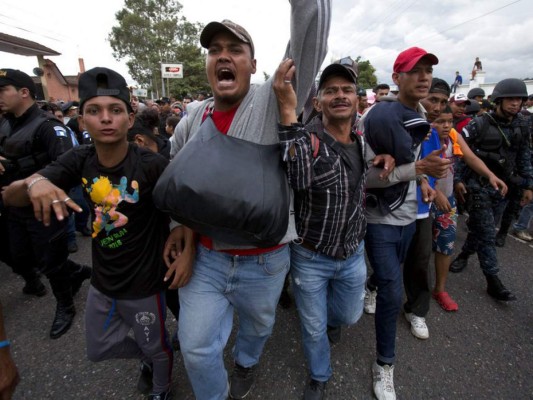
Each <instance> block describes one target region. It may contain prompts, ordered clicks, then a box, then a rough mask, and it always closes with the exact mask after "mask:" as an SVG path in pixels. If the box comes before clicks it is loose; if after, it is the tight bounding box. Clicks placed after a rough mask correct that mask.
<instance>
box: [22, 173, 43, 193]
mask: <svg viewBox="0 0 533 400" xmlns="http://www.w3.org/2000/svg"><path fill="white" fill-rule="evenodd" d="M44 180H48V178H46V177H44V176H38V177H37V178H35V179H33V180H32V181H31V182H30V183H28V187H27V188H26V191H27V192H28V194H30V189H31V187H32V186H33V185H35V184H36V183H37V182H39V181H44Z"/></svg>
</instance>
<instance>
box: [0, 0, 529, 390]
mask: <svg viewBox="0 0 533 400" xmlns="http://www.w3.org/2000/svg"><path fill="white" fill-rule="evenodd" d="M330 7H331V4H330V2H329V1H327V0H322V1H317V2H316V3H315V4H314V5H313V6H312V7H310V6H309V4H308V2H305V1H303V0H293V1H292V2H291V8H292V12H291V15H292V18H293V20H292V21H291V27H292V29H291V37H290V41H289V45H288V46H287V50H286V53H285V54H284V57H283V61H282V62H281V63H280V65H279V67H278V69H277V71H276V73H275V74H274V75H273V76H272V77H271V78H269V79H268V80H267V81H266V82H265V83H264V84H262V85H252V84H251V83H250V81H251V75H252V74H254V73H255V72H256V61H255V58H254V53H255V48H254V43H253V40H252V38H251V36H250V35H249V33H248V32H247V31H246V30H245V29H244V28H243V27H242V26H240V25H238V24H236V23H234V22H232V21H229V20H223V21H221V22H211V23H209V24H208V25H206V26H205V28H204V29H203V31H202V33H201V35H200V43H201V45H202V46H203V47H204V48H206V49H207V59H206V72H207V80H208V82H209V85H210V88H211V91H212V93H213V95H212V97H207V98H205V99H204V98H203V97H205V96H206V94H205V93H201V94H200V95H199V98H198V99H196V100H193V99H192V98H191V97H186V98H184V99H183V100H182V101H176V99H171V98H162V99H160V100H158V101H157V102H151V101H144V102H142V101H139V99H138V98H136V97H135V96H131V93H130V89H129V88H128V87H127V85H126V81H125V80H124V78H123V77H122V76H121V75H119V74H118V73H117V72H115V71H113V70H110V69H108V68H104V67H97V68H93V69H90V70H88V71H86V72H83V73H82V74H81V75H80V77H79V84H78V87H79V102H77V103H68V104H64V105H62V106H59V105H57V104H55V103H46V104H41V107H39V106H38V104H37V102H36V100H35V93H36V88H35V84H34V83H33V81H32V79H31V77H29V76H28V75H26V74H25V73H23V72H21V71H18V70H16V69H9V68H6V69H2V70H0V110H1V112H2V114H3V117H2V120H1V123H0V145H1V147H0V161H1V163H0V179H1V186H2V187H3V191H2V204H1V209H0V211H1V217H0V222H1V224H2V225H1V228H2V237H3V238H4V237H5V238H6V240H2V241H1V245H2V246H3V248H2V252H1V255H2V261H3V262H5V263H6V264H7V265H9V266H10V267H11V268H12V269H13V271H14V272H15V273H17V274H19V275H20V276H21V277H22V278H23V279H24V281H25V286H24V287H23V289H22V290H23V292H24V293H26V294H28V295H35V296H42V295H44V294H45V293H46V286H45V285H44V284H43V283H42V281H41V278H40V275H41V274H43V275H45V276H46V277H47V278H48V280H49V282H50V286H51V288H52V292H53V294H54V296H55V298H56V300H57V308H56V312H55V315H54V318H53V322H52V327H51V330H50V337H51V338H52V339H58V338H60V337H61V336H62V335H64V334H65V333H66V332H67V331H68V329H69V328H70V326H71V324H72V321H73V319H74V316H75V309H74V303H73V297H74V296H76V294H77V293H78V292H79V290H80V288H81V286H82V284H83V283H84V281H85V280H87V279H89V278H90V287H89V291H88V295H87V301H86V307H85V321H86V323H85V327H86V346H87V356H88V358H89V360H91V361H94V362H97V361H102V360H107V359H111V358H136V359H138V360H139V363H140V376H139V381H138V385H137V388H138V390H139V391H140V392H142V393H145V394H146V395H148V396H149V398H150V399H153V400H168V399H170V398H171V381H172V367H173V362H174V358H173V352H174V351H177V350H179V351H181V353H182V355H183V360H184V364H185V369H186V371H187V374H188V378H189V381H190V383H191V385H192V389H193V392H194V395H195V397H196V398H198V399H201V400H208V399H209V400H211V399H213V400H215V399H226V398H228V397H229V398H232V399H243V398H245V397H246V396H247V395H248V394H249V393H250V391H251V390H252V388H253V384H254V381H255V379H256V375H257V366H258V364H259V362H260V358H261V354H262V352H263V349H264V346H265V344H266V342H267V340H268V338H269V337H270V335H271V333H272V329H273V326H274V323H275V316H276V307H277V305H278V302H279V300H280V296H282V294H283V295H284V296H287V290H288V284H287V282H288V280H289V279H288V278H289V277H290V281H291V282H292V294H293V296H294V298H295V303H296V307H297V311H298V315H299V320H300V326H301V335H302V338H301V342H302V346H303V350H304V355H305V358H306V361H307V368H308V372H309V380H308V383H307V384H306V387H305V388H303V397H304V399H306V400H315V399H317V400H318V399H323V398H325V395H326V393H327V383H328V381H329V380H330V379H331V377H332V374H333V368H332V362H331V354H330V348H331V345H333V344H335V343H338V342H339V341H340V340H342V328H343V327H345V326H349V325H353V324H355V323H356V322H357V321H358V319H359V318H360V317H361V315H362V314H363V312H366V313H368V314H374V319H375V334H376V359H375V361H374V362H373V364H372V365H371V366H370V369H371V371H372V375H373V394H374V395H375V396H376V398H378V399H380V400H391V399H395V398H396V394H395V389H394V366H395V360H396V325H397V319H398V317H399V315H400V313H403V314H404V316H405V318H406V319H407V321H408V322H409V323H410V326H411V332H412V334H413V335H414V336H415V337H417V338H419V339H422V340H424V339H428V338H429V328H428V321H426V316H427V313H428V310H429V307H430V302H431V299H432V298H433V299H434V300H435V301H436V303H437V304H438V305H440V307H442V309H444V310H446V311H449V312H453V311H457V310H458V308H459V304H458V303H457V302H456V301H454V300H453V299H452V297H451V296H450V295H449V293H448V292H447V290H446V280H447V276H448V272H449V271H451V272H456V273H457V272H460V271H462V270H463V269H464V268H466V266H467V264H468V260H469V257H470V256H471V255H472V254H474V253H477V255H478V259H479V262H480V267H481V270H482V272H483V274H484V276H485V278H486V281H487V293H488V295H489V296H491V297H492V298H494V299H495V300H497V301H512V300H516V296H515V295H514V294H513V293H512V291H511V290H509V289H508V288H507V287H505V285H504V284H503V283H502V282H501V280H500V279H499V277H498V272H499V264H498V260H497V255H496V246H503V245H505V236H506V234H507V231H508V230H509V229H510V227H511V225H512V221H513V220H514V219H517V222H516V223H515V224H514V225H513V227H512V233H513V234H514V235H515V236H517V237H518V238H520V239H522V240H526V241H531V240H533V238H532V237H531V236H530V234H529V233H528V229H529V223H530V221H531V217H532V216H533V211H532V208H531V207H532V204H533V203H531V200H532V198H533V168H532V164H531V145H532V143H531V131H532V121H533V118H532V117H531V115H532V114H531V113H532V104H533V98H532V96H528V93H527V88H526V86H525V84H524V82H523V81H521V80H519V79H515V78H509V79H504V80H502V81H500V82H499V83H498V84H497V85H496V87H495V88H494V91H493V93H492V94H491V97H490V102H489V101H487V100H486V99H485V93H484V92H483V91H482V90H481V91H480V89H475V90H473V91H471V92H470V93H468V95H464V94H458V93H456V90H455V89H456V87H454V88H451V87H450V85H448V83H446V82H445V81H444V80H442V79H439V78H437V77H434V76H433V67H434V66H435V65H437V64H438V63H439V60H438V57H437V56H436V55H434V54H431V53H428V52H426V51H425V50H424V49H421V48H418V47H411V48H409V49H406V50H404V51H402V52H401V53H399V54H398V56H397V58H396V60H395V62H394V64H393V65H392V66H391V69H392V71H393V72H392V81H393V82H394V84H395V85H396V86H397V87H398V91H397V92H396V93H392V92H390V87H389V86H388V85H386V84H380V85H378V86H376V87H375V88H373V91H372V92H373V93H372V94H370V95H367V93H366V91H365V90H361V88H360V87H359V86H358V69H357V63H355V62H353V60H351V59H350V58H349V57H346V58H343V59H341V60H338V61H337V62H334V63H332V64H330V65H329V66H327V67H326V68H325V69H324V70H323V71H322V73H321V75H320V78H319V80H318V82H315V77H316V76H317V74H318V72H319V67H320V66H321V64H322V62H323V61H324V58H325V56H326V52H327V39H328V34H329V25H330V13H331V9H330ZM296 16H297V17H296ZM295 18H297V20H295ZM478 69H479V70H480V69H481V64H479V67H478ZM456 82H457V81H456ZM358 89H359V90H358ZM221 138H223V139H221ZM215 140H216V141H215ZM208 142H212V143H213V142H214V143H215V149H214V150H212V149H213V146H212V143H211V146H208V145H210V144H209V143H208ZM216 146H218V147H216ZM197 148H198V149H200V150H203V149H205V153H203V152H200V151H196V149H197ZM209 149H211V150H209ZM265 151H269V152H270V153H272V152H273V153H272V154H274V156H275V157H277V160H279V162H275V163H271V164H269V165H266V166H265V165H260V164H261V162H260V160H258V158H260V157H256V156H254V155H253V154H256V153H255V152H257V154H263V152H265ZM242 152H250V153H252V152H253V154H252V156H251V157H248V158H249V159H251V161H249V160H245V158H246V157H239V154H241V155H242ZM171 160H172V161H171ZM258 168H265V170H266V171H268V174H267V173H265V175H264V176H267V175H268V176H269V177H272V178H269V179H272V180H268V182H269V183H265V182H266V181H267V180H266V179H265V180H261V179H256V180H255V181H251V182H250V183H249V185H250V187H245V188H243V189H244V190H237V187H238V186H239V182H240V181H239V179H242V178H241V177H242V176H244V175H246V174H251V171H253V170H255V169H258ZM280 171H281V175H280ZM235 179H237V180H235ZM215 183H216V184H215ZM220 188H222V189H220ZM289 188H290V191H289ZM234 189H235V190H234ZM272 191H273V192H274V194H275V196H271V197H268V196H267V194H266V193H267V192H272ZM283 193H286V194H287V196H284V195H282V194H283ZM278 194H279V195H278ZM265 202H266V203H267V204H268V205H269V207H267V208H269V209H266V210H265V209H263V208H261V207H260V206H259V205H262V204H264V203H265ZM273 210H281V211H280V212H279V213H278V214H277V217H276V218H272V215H273V214H272V213H273ZM459 213H464V214H465V216H467V217H468V219H467V221H468V222H467V225H468V238H467V239H466V241H465V243H464V245H463V246H462V248H461V251H460V252H459V254H458V255H457V256H456V257H455V259H453V260H452V255H453V253H454V248H455V241H456V230H457V221H458V214H459ZM518 214H519V215H518ZM243 215H244V216H243ZM89 221H90V222H89ZM500 221H501V223H500ZM498 224H501V225H500V230H499V232H498V234H497V233H496V232H497V229H496V227H497V225H498ZM89 225H90V228H89ZM76 231H78V232H80V233H81V234H82V235H85V236H91V237H92V267H89V266H86V265H80V264H77V263H75V262H73V261H72V260H70V259H69V258H68V257H69V256H68V255H69V252H70V253H72V252H75V251H76V250H77V245H76V243H75V238H76ZM503 234H504V235H505V236H503V239H501V238H502V235H503ZM498 238H500V239H498ZM7 239H9V240H7ZM432 252H433V253H434V263H435V271H436V273H435V277H436V280H435V283H434V285H432V284H431V283H430V259H431V253H432ZM365 254H366V256H367V257H368V260H369V265H367V264H366V261H365ZM367 271H369V272H370V271H371V274H370V275H369V276H368V277H367ZM404 294H405V295H404ZM404 298H405V299H406V300H405V302H404ZM167 307H168V308H169V309H170V310H171V312H172V313H173V314H174V315H175V317H176V319H177V320H178V329H177V332H175V333H169V332H167V331H166V328H165V320H166V308H167ZM4 312H5V310H4ZM234 313H237V315H238V317H239V318H238V321H239V325H238V328H237V334H236V340H235V346H234V348H233V352H232V356H233V371H232V373H231V375H229V374H228V371H227V370H226V368H225V364H224V358H223V356H224V349H225V347H226V344H227V342H228V338H229V335H230V333H231V331H232V328H233V321H234V318H233V316H234ZM130 332H133V336H132V335H130ZM7 337H8V336H7V333H6V332H5V330H4V326H3V315H2V309H1V305H0V394H1V396H3V398H10V396H11V394H12V393H13V392H14V390H15V387H16V384H17V382H18V379H19V377H18V374H17V371H16V366H15V363H14V362H13V359H12V358H11V356H10V353H9V347H10V342H9V340H7Z"/></svg>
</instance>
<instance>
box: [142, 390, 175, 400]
mask: <svg viewBox="0 0 533 400" xmlns="http://www.w3.org/2000/svg"><path fill="white" fill-rule="evenodd" d="M171 398H172V396H171V395H170V391H168V392H161V393H157V394H156V393H152V394H151V395H150V396H148V400H170V399H171Z"/></svg>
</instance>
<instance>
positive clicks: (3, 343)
mask: <svg viewBox="0 0 533 400" xmlns="http://www.w3.org/2000/svg"><path fill="white" fill-rule="evenodd" d="M9 346H11V342H10V341H9V340H2V341H1V342H0V349H1V348H3V347H9Z"/></svg>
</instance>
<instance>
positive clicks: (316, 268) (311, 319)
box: [291, 243, 366, 382]
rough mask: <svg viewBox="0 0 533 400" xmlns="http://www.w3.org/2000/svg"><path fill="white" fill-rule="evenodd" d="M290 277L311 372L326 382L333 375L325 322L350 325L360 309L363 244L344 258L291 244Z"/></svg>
mask: <svg viewBox="0 0 533 400" xmlns="http://www.w3.org/2000/svg"><path fill="white" fill-rule="evenodd" d="M291 277H292V282H293V286H292V287H293V291H294V298H295V300H296V305H297V308H298V314H299V316H300V323H301V328H302V338H303V348H304V352H305V357H306V359H307V364H308V366H309V370H310V376H311V378H312V379H315V380H317V381H320V382H326V381H328V380H329V378H330V377H331V375H332V371H331V363H330V348H329V341H328V336H327V325H331V326H335V327H336V326H341V325H352V324H355V323H356V322H357V320H358V319H359V318H360V317H361V315H362V313H363V299H364V297H365V281H366V264H365V250H364V244H363V243H361V244H360V245H359V247H358V249H357V252H356V253H355V254H352V255H351V256H350V257H349V258H348V259H346V260H340V259H335V258H333V257H330V256H327V255H325V254H322V253H319V252H315V251H311V250H308V249H306V248H305V247H302V246H300V245H297V244H293V245H291Z"/></svg>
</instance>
